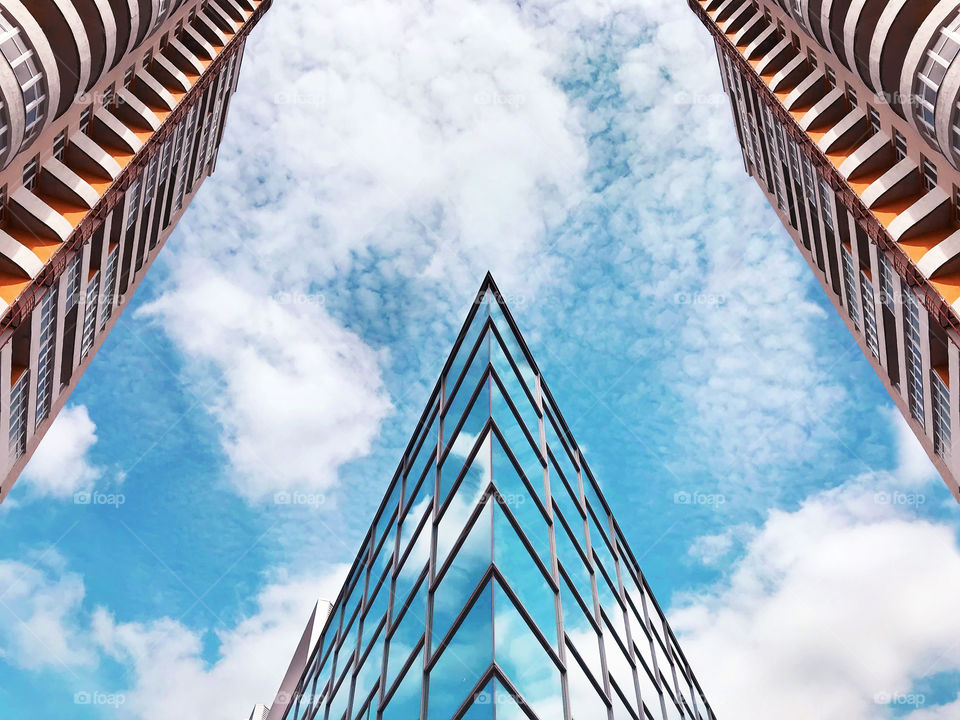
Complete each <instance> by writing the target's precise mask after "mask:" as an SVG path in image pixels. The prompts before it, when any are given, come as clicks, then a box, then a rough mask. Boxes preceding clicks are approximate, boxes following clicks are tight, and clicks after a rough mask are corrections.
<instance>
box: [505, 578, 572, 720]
mask: <svg viewBox="0 0 960 720" xmlns="http://www.w3.org/2000/svg"><path fill="white" fill-rule="evenodd" d="M551 605H552V603H551ZM493 607H494V611H495V612H494V619H493V626H494V647H495V648H496V660H497V664H498V665H499V666H500V669H502V670H503V671H504V673H506V675H507V677H508V678H510V682H512V683H513V685H514V686H515V687H516V688H517V690H518V691H519V692H520V695H521V696H522V698H523V700H524V701H525V702H526V703H527V704H528V705H529V706H530V708H531V709H532V710H533V711H534V712H535V713H536V714H537V715H538V716H539V717H541V718H560V717H563V704H562V702H561V697H562V692H561V690H560V671H559V669H558V668H557V666H556V665H555V664H554V661H553V659H552V658H551V657H550V656H549V655H548V654H547V652H546V651H545V650H544V648H543V645H541V644H540V641H539V640H538V639H537V637H536V635H534V633H533V632H532V631H531V629H530V626H529V625H528V624H527V622H526V620H524V619H523V617H522V616H521V614H520V612H519V611H518V610H517V607H516V605H514V603H513V600H512V599H511V598H510V596H509V595H508V594H507V593H506V592H505V591H504V589H503V587H502V586H501V585H500V584H499V583H496V585H495V587H494V600H493ZM551 609H552V608H551ZM550 620H551V622H555V620H554V619H553V613H552V612H551V618H550ZM541 630H542V628H541ZM499 717H500V709H499V707H498V708H497V718H498V719H499Z"/></svg>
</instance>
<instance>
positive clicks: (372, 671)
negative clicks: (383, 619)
mask: <svg viewBox="0 0 960 720" xmlns="http://www.w3.org/2000/svg"><path fill="white" fill-rule="evenodd" d="M382 669H383V630H382V629H381V630H380V632H379V633H378V634H377V638H376V641H375V642H374V643H373V645H372V647H371V649H370V652H369V653H367V656H366V657H365V658H364V659H363V664H362V665H360V670H359V671H358V672H357V678H356V689H355V690H354V693H353V694H354V697H355V698H356V701H355V702H354V705H353V706H354V708H357V707H359V705H360V703H362V702H363V701H364V700H365V699H366V698H367V695H369V694H370V691H371V690H373V686H374V685H376V683H377V681H378V680H379V679H380V674H381V671H382Z"/></svg>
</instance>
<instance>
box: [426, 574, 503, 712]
mask: <svg viewBox="0 0 960 720" xmlns="http://www.w3.org/2000/svg"><path fill="white" fill-rule="evenodd" d="M492 615H493V589H492V588H491V587H490V585H489V584H488V585H487V586H486V588H484V590H483V592H481V593H480V597H478V598H477V601H476V602H475V603H474V605H473V607H472V608H471V609H470V612H469V613H468V614H467V616H466V617H465V618H464V621H463V624H462V625H460V627H459V628H457V632H456V633H455V634H454V635H453V638H452V640H451V642H450V644H449V645H448V646H447V647H446V648H444V649H443V651H442V653H441V655H440V659H439V660H438V661H437V663H436V665H434V666H433V669H432V670H431V671H430V685H429V698H430V699H429V701H428V703H427V718H428V720H450V718H451V717H453V715H454V713H455V712H456V711H457V708H459V707H460V705H461V704H462V703H463V701H464V700H465V699H466V698H467V694H468V693H469V692H470V691H471V690H472V689H473V687H474V686H475V685H476V684H477V682H478V681H479V680H480V678H481V676H482V675H483V673H484V672H485V671H486V670H487V668H489V667H490V664H491V663H492V661H493V625H492V620H493V618H492Z"/></svg>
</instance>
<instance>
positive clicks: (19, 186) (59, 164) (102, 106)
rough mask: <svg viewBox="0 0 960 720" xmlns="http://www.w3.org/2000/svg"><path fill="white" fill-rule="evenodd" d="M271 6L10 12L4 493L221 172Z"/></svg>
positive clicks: (12, 2) (1, 401) (0, 264)
mask: <svg viewBox="0 0 960 720" xmlns="http://www.w3.org/2000/svg"><path fill="white" fill-rule="evenodd" d="M271 1H272V0H127V1H126V2H125V1H123V0H29V2H27V1H26V0H3V2H2V3H0V438H5V439H6V442H0V478H2V483H0V500H2V499H3V498H5V497H6V495H7V493H8V492H9V491H10V486H11V485H12V484H13V481H14V480H15V479H16V477H17V475H18V474H19V473H20V471H21V470H22V469H23V467H24V465H25V464H26V462H27V460H28V459H29V457H30V455H31V454H32V452H33V450H34V449H35V448H36V446H37V443H38V442H39V441H40V438H41V437H42V436H43V434H44V433H45V432H46V430H47V429H48V427H49V426H50V423H51V422H52V420H53V418H54V416H55V415H56V413H57V412H58V411H59V409H60V408H61V407H62V406H63V404H64V402H66V399H67V396H68V395H69V394H70V392H71V390H72V389H73V387H74V385H75V384H76V382H77V380H78V379H79V377H80V375H81V373H82V372H83V371H84V370H85V369H86V367H87V365H88V364H89V363H90V360H91V358H92V357H93V355H94V353H95V352H96V351H97V349H98V348H99V346H100V344H101V343H102V342H103V339H104V338H105V337H106V334H107V333H108V332H109V331H110V329H111V328H112V327H113V324H114V323H115V322H116V319H117V317H118V315H119V313H120V311H121V310H122V308H123V306H124V304H125V303H126V301H127V300H128V299H129V297H130V295H131V294H132V293H133V292H134V290H135V289H136V288H137V285H138V284H139V282H140V280H141V279H142V278H143V275H144V273H145V272H146V270H147V268H149V267H150V264H151V263H152V262H153V260H154V258H155V257H156V254H157V252H158V251H159V250H160V248H161V247H162V246H163V243H164V242H165V241H166V239H167V237H168V236H169V234H170V232H171V231H172V229H173V226H174V225H175V224H176V222H177V221H178V220H179V218H180V216H181V215H182V213H183V211H184V208H185V207H186V206H187V204H188V203H189V202H190V200H191V199H192V198H193V194H194V193H195V192H196V190H197V188H198V187H199V185H200V183H201V182H202V181H203V179H204V178H205V177H206V176H207V175H209V174H210V173H211V172H212V171H213V168H214V165H215V163H216V156H217V147H218V144H219V142H220V138H221V136H222V133H223V124H224V120H225V118H226V114H227V107H228V105H229V101H230V96H231V94H232V93H233V91H234V89H235V87H236V82H237V75H238V72H239V69H240V58H241V55H242V54H243V47H244V43H245V41H246V37H247V34H248V33H249V32H250V29H251V28H252V26H253V25H254V24H255V23H256V22H257V21H258V20H259V19H260V16H261V15H262V14H263V12H264V11H265V10H266V9H267V7H268V6H269V5H270V3H271Z"/></svg>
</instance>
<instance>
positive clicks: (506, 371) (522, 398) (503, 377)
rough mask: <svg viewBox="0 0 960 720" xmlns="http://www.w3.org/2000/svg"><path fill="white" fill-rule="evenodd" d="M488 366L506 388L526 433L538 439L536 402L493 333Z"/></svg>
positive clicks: (497, 337)
mask: <svg viewBox="0 0 960 720" xmlns="http://www.w3.org/2000/svg"><path fill="white" fill-rule="evenodd" d="M490 364H491V365H492V366H493V369H494V370H495V371H496V373H497V377H499V378H500V382H501V383H503V386H504V388H506V391H507V395H508V396H509V397H510V399H511V400H513V402H514V404H515V405H516V406H517V410H518V411H519V413H520V417H521V418H522V419H523V422H524V424H525V425H526V427H527V430H528V432H529V433H530V434H531V435H532V436H533V437H535V438H539V437H540V421H539V415H538V414H537V401H536V399H535V398H534V396H533V392H532V391H531V388H528V387H527V385H526V383H524V382H523V380H522V379H521V378H520V376H519V375H518V374H517V371H516V370H515V369H514V363H513V358H512V357H511V356H510V354H509V353H508V352H507V350H506V349H505V348H504V347H503V345H502V344H501V338H500V335H499V334H498V333H496V332H494V333H493V340H492V342H491V343H490Z"/></svg>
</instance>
